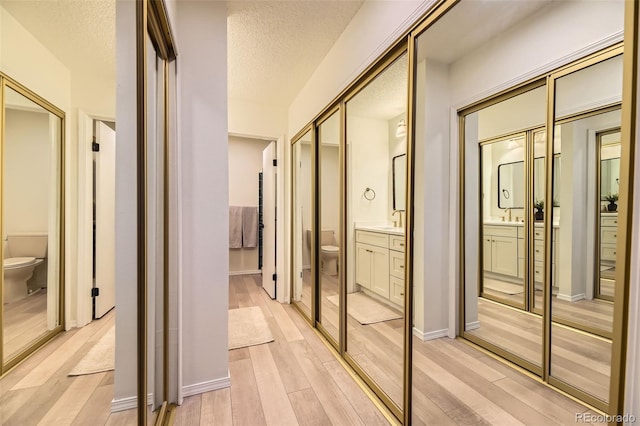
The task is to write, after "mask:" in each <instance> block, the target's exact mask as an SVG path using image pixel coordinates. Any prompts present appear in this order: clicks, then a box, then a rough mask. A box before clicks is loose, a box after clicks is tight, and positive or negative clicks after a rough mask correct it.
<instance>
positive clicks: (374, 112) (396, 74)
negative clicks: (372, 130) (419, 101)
mask: <svg viewBox="0 0 640 426" xmlns="http://www.w3.org/2000/svg"><path fill="white" fill-rule="evenodd" d="M408 72H409V65H408V63H407V55H406V54H404V55H402V56H401V57H400V58H398V59H397V60H396V61H395V62H394V63H393V64H392V65H391V66H390V67H388V68H387V69H386V70H385V71H384V72H383V73H382V74H380V75H379V76H378V77H377V78H376V79H375V80H373V81H372V82H371V83H369V85H367V86H366V87H365V88H364V89H363V90H362V91H361V92H360V93H358V94H357V95H356V96H355V97H353V98H352V99H351V100H350V101H349V102H347V114H349V115H351V114H354V115H357V116H360V117H368V118H376V119H380V120H389V119H391V118H393V117H397V116H398V115H400V114H402V113H404V112H406V111H407V87H408V85H409V82H408Z"/></svg>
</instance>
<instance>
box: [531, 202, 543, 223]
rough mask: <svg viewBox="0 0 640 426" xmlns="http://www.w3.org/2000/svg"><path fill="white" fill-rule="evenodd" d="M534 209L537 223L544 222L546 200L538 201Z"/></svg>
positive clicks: (534, 204)
mask: <svg viewBox="0 0 640 426" xmlns="http://www.w3.org/2000/svg"><path fill="white" fill-rule="evenodd" d="M533 207H534V208H535V209H536V212H535V213H534V217H535V219H536V220H537V221H541V220H544V200H536V202H535V203H533Z"/></svg>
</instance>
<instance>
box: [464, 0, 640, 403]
mask: <svg viewBox="0 0 640 426" xmlns="http://www.w3.org/2000/svg"><path fill="white" fill-rule="evenodd" d="M627 7H630V6H629V5H627ZM627 13H628V12H627ZM634 13H635V12H634ZM636 25H637V24H636V23H634V24H633V27H632V28H631V29H629V31H630V32H631V30H632V29H633V28H635V26H636ZM634 31H637V29H635V30H634ZM621 55H622V44H619V45H616V46H612V47H611V48H608V49H604V50H603V51H601V52H597V53H595V54H593V55H590V56H588V57H586V58H584V59H582V60H579V61H576V62H575V63H572V64H569V65H568V66H566V67H563V68H561V69H559V70H557V71H556V72H552V73H550V74H549V75H548V76H547V78H546V80H547V88H546V90H547V99H551V100H555V102H557V96H558V95H557V94H556V93H557V90H558V89H557V86H556V84H557V81H558V79H561V78H562V77H565V76H569V75H571V74H573V73H578V72H580V71H581V70H585V69H589V67H594V66H596V65H598V64H602V63H605V62H606V61H607V60H610V59H612V58H614V59H615V58H616V57H618V58H619V57H621ZM619 62H622V60H620V61H619ZM624 62H625V66H624V75H625V76H626V78H625V80H624V88H623V89H622V90H621V93H622V104H621V103H620V101H617V102H616V101H614V102H613V103H611V104H609V105H604V106H599V107H597V108H591V109H588V110H584V111H580V112H579V113H571V114H564V115H559V116H558V117H556V116H555V114H556V110H555V103H554V102H549V101H547V113H546V115H547V120H546V121H547V122H546V126H545V129H546V134H545V130H544V129H543V130H541V129H540V128H536V129H531V131H532V137H531V138H529V137H527V140H531V141H537V139H545V146H546V147H545V150H546V152H545V154H544V158H554V161H553V162H546V161H545V164H544V178H543V181H544V182H550V184H545V185H543V186H544V187H545V188H546V189H545V193H544V201H545V203H546V205H552V206H554V208H552V209H545V211H544V218H543V221H544V222H543V223H556V222H557V221H558V217H556V216H555V215H554V210H556V209H555V207H556V206H557V204H556V198H555V197H557V195H558V191H559V189H558V187H559V186H560V184H556V183H555V182H556V180H558V181H560V182H562V179H560V176H559V174H560V170H564V168H562V169H561V168H560V165H559V161H556V160H557V159H559V157H560V154H559V152H558V147H557V146H556V149H555V150H554V140H556V139H557V138H558V136H557V135H556V132H559V131H561V127H560V126H563V125H564V126H566V125H570V124H572V123H577V122H580V120H591V121H593V120H596V119H601V121H602V119H604V118H607V117H613V118H615V116H616V115H617V116H618V118H617V120H618V121H617V122H616V121H614V122H613V124H609V123H607V124H602V126H605V127H604V128H603V129H602V130H598V131H597V132H594V134H593V140H597V143H596V144H595V145H594V147H598V150H597V151H596V150H595V148H594V155H595V158H597V163H595V164H594V165H592V168H593V170H594V173H595V177H594V179H593V187H594V188H595V187H596V182H597V183H598V192H597V195H596V197H597V198H596V197H594V199H595V200H597V204H595V203H594V205H593V207H592V208H591V210H592V211H593V212H595V213H594V216H596V217H597V222H596V221H594V223H593V227H594V234H597V236H596V237H595V239H594V241H595V242H596V244H598V247H599V241H600V238H606V235H605V236H603V232H606V231H603V228H602V226H604V225H603V224H602V223H601V222H602V221H603V220H604V219H602V218H601V217H598V213H600V212H602V211H603V210H605V209H604V206H603V205H602V203H601V202H602V201H603V200H601V194H600V191H601V189H600V188H601V185H605V184H604V183H601V179H602V178H601V172H602V170H601V169H600V161H601V160H600V155H601V152H600V148H599V147H601V145H602V144H601V139H602V137H605V136H607V135H611V134H613V135H615V136H616V139H618V145H619V151H618V152H620V151H621V152H622V153H621V154H618V155H620V160H619V162H620V164H619V166H617V167H618V168H617V169H616V171H615V173H618V174H619V176H620V177H618V178H616V177H613V178H612V179H613V180H611V182H616V179H617V183H618V184H619V186H620V189H619V198H620V201H619V203H618V205H619V206H620V207H618V209H620V211H624V216H625V217H626V218H627V220H628V216H629V215H630V214H631V213H630V212H628V210H627V206H628V204H627V203H629V200H628V198H629V193H628V192H623V191H625V188H623V183H624V180H625V179H624V176H626V177H627V179H630V176H629V175H628V173H629V170H632V164H631V161H630V158H629V157H627V158H623V157H624V151H625V145H627V149H630V148H629V145H631V142H630V139H628V137H629V133H630V128H626V129H625V128H624V125H625V123H626V124H627V125H629V124H630V122H631V118H630V117H629V114H630V113H629V111H626V114H625V105H628V102H626V101H627V100H628V99H629V98H631V92H633V93H635V92H634V90H635V89H633V88H634V87H635V84H636V83H635V81H632V79H630V78H629V77H628V73H629V72H630V71H629V69H632V68H633V67H634V66H635V65H633V61H631V60H630V59H629V58H627V57H624ZM618 68H619V69H620V70H622V67H621V66H620V67H618ZM592 69H593V68H592ZM534 84H535V83H534ZM630 85H631V89H630V87H629V86H630ZM523 88H524V91H526V85H525V86H521V88H519V89H516V92H512V93H507V94H506V96H507V97H510V96H515V95H516V94H517V91H518V90H519V91H521V92H522V91H523ZM504 98H505V94H501V95H498V96H497V97H495V98H492V99H489V100H488V101H489V104H487V101H481V102H479V103H477V104H476V105H472V106H471V107H470V108H468V109H464V110H461V111H460V112H459V128H460V129H461V132H460V148H459V152H460V183H461V188H460V189H461V195H460V203H461V205H460V211H461V222H460V227H461V229H462V230H463V232H462V235H465V234H464V229H465V222H464V220H465V214H464V212H465V200H469V199H468V197H467V196H466V195H465V191H469V190H471V191H474V187H473V186H472V187H468V186H466V187H465V185H464V183H465V182H466V180H465V179H466V176H465V173H466V172H468V170H466V167H465V157H466V154H465V150H466V149H468V146H466V144H465V136H464V131H463V129H465V125H466V117H467V116H469V115H470V114H472V113H474V112H477V111H479V110H480V109H482V108H485V107H487V105H490V104H495V103H498V102H500V101H503V100H504ZM621 108H622V109H621ZM625 116H626V117H627V121H626V122H625V121H624V118H623V117H625ZM607 126H608V127H607ZM625 133H626V134H625ZM625 136H626V137H627V139H625ZM491 142H494V141H493V140H492V141H489V142H488V143H491ZM486 143H487V142H486V141H485V144H486ZM480 145H481V146H482V144H480ZM529 145H534V144H531V143H529ZM537 151H538V150H537V148H536V149H535V150H534V148H533V146H529V148H528V150H527V158H528V163H529V165H528V166H527V165H526V163H527V161H526V160H525V170H526V173H527V175H528V176H532V175H533V174H534V173H533V166H534V162H535V159H536V158H538V155H537ZM596 154H597V155H596ZM532 160H533V161H532ZM567 161H569V160H567ZM596 164H597V165H598V168H597V169H596ZM603 167H604V166H603ZM556 172H557V173H558V175H557V176H556V175H555V174H554V173H556ZM565 179H566V178H565ZM596 179H597V180H596ZM525 180H527V187H528V188H529V192H530V193H533V191H534V189H533V182H532V178H530V177H527V179H525ZM564 185H567V184H564ZM478 191H480V190H478ZM615 195H616V197H617V196H618V194H615ZM527 198H528V203H530V204H529V205H531V206H533V202H534V201H535V200H533V199H532V198H531V197H527ZM614 198H615V197H614ZM623 199H624V200H625V201H624V202H623V201H622V200H623ZM616 201H617V200H616ZM609 202H611V201H609ZM623 203H624V205H625V210H621V209H622V205H623ZM562 204H563V203H562V202H560V205H562ZM525 205H526V203H525ZM527 210H531V208H530V207H529V208H527ZM610 211H611V210H609V212H610ZM525 216H526V215H525ZM554 221H555V222H554ZM527 222H529V219H527ZM609 222H611V223H607V225H611V224H614V221H612V220H610V221H609ZM620 222H621V220H618V221H617V227H615V229H614V230H613V231H612V232H615V233H613V234H612V235H626V231H625V228H623V226H622V225H621V224H620ZM542 229H543V230H544V238H543V241H544V246H543V247H544V258H543V270H544V278H545V279H544V281H543V282H544V285H543V288H542V298H541V299H542V300H539V299H540V297H538V296H537V295H536V293H535V291H536V290H534V289H533V288H531V289H530V290H529V291H528V295H527V299H528V300H526V301H525V305H526V306H527V309H528V310H529V311H531V312H532V313H535V314H537V316H538V317H540V316H541V315H542V318H543V324H544V330H543V333H542V335H543V339H544V340H543V345H542V346H543V348H542V352H543V353H542V354H541V355H542V361H543V362H542V365H532V364H531V363H530V362H528V361H527V360H526V359H523V358H522V357H520V356H517V355H516V354H514V353H513V352H512V351H509V350H505V348H503V347H501V346H500V345H496V344H494V343H491V342H490V341H487V340H485V339H481V338H478V337H477V336H474V335H473V334H471V333H469V332H468V331H467V330H466V329H465V327H464V324H465V323H466V319H465V306H466V303H465V298H464V297H461V298H460V322H459V327H460V335H461V336H463V337H464V338H466V339H468V340H470V341H472V342H473V343H476V344H479V345H480V346H482V347H484V348H486V349H488V350H490V351H491V352H494V353H496V354H497V355H499V356H501V357H503V358H505V359H507V360H509V361H511V362H513V363H515V364H517V365H520V366H521V367H523V368H526V369H527V370H529V371H531V372H532V373H534V374H537V375H539V376H540V377H541V379H542V380H544V381H546V382H547V383H549V384H551V385H552V386H555V387H556V388H558V389H560V390H562V391H564V392H566V393H568V394H570V395H572V396H574V397H576V398H578V399H579V400H581V401H583V402H584V403H586V404H588V405H590V406H592V407H594V408H596V409H598V410H600V411H602V412H606V413H610V414H614V413H618V412H620V411H619V410H620V409H621V407H620V404H621V401H622V400H623V397H622V395H623V394H622V392H623V389H624V377H621V376H620V372H621V371H623V370H622V369H621V368H622V367H621V366H622V365H623V363H624V355H623V354H624V352H623V348H624V347H625V345H626V334H625V332H624V330H625V329H626V323H625V322H624V321H625V318H626V317H625V315H626V312H625V311H626V308H625V303H626V295H627V293H628V281H624V278H625V277H628V275H625V274H628V271H627V269H628V259H627V258H626V256H622V255H620V251H621V250H622V248H621V246H624V248H625V249H626V248H627V247H628V246H627V245H626V244H628V242H624V241H615V240H614V241H607V243H608V246H607V248H608V247H609V246H613V247H615V248H608V249H609V250H610V251H612V253H613V257H614V259H615V260H614V261H615V268H611V267H610V265H608V266H607V268H611V269H613V271H612V273H611V274H610V275H611V278H610V279H611V280H614V282H615V283H616V285H615V288H616V291H615V294H611V295H610V296H609V298H607V297H599V299H603V301H604V302H606V303H608V304H609V305H608V306H614V308H613V309H611V312H610V318H611V319H610V320H611V326H610V327H609V328H607V327H600V326H597V325H593V324H586V323H584V322H582V321H581V320H579V317H575V316H565V315H564V314H563V311H562V309H561V308H562V305H559V306H560V308H558V309H560V310H559V311H552V300H553V301H555V298H556V296H555V292H554V291H552V289H551V287H550V286H551V283H553V282H555V281H554V280H557V279H558V277H557V272H556V270H555V269H556V261H555V259H554V258H553V256H554V252H556V253H557V250H558V249H557V248H556V240H557V238H558V237H557V236H556V235H555V231H554V227H546V226H545V227H543V228H542ZM535 230H536V228H535V227H534V226H530V227H529V231H528V232H527V235H529V244H527V246H528V250H529V253H530V255H531V254H532V253H534V252H535V251H536V250H539V247H537V246H538V245H539V244H536V243H535V239H536V238H535V236H534V235H532V234H533V233H535ZM525 232H526V231H525ZM479 233H482V229H480V230H479ZM460 243H461V245H460V256H461V257H460V258H461V265H464V264H465V255H466V252H465V246H464V244H465V242H464V238H461V240H460ZM601 250H602V249H599V251H600V252H601ZM480 253H482V250H480ZM599 256H600V254H598V255H597V256H596V257H595V259H596V260H595V261H594V265H595V266H594V273H593V277H594V279H593V286H594V289H593V294H594V296H596V297H597V296H600V288H599V286H598V282H599V280H600V273H601V267H600V265H599V263H597V262H598V259H599V258H600V257H599ZM609 257H611V254H609ZM480 264H482V261H480ZM527 264H528V265H530V266H528V270H529V273H528V277H529V280H530V282H534V281H535V282H537V277H536V276H534V275H533V274H534V270H535V269H534V268H533V267H532V265H533V261H529V262H527ZM618 268H621V269H622V270H619V269H618ZM464 270H465V268H464V266H462V268H461V276H462V277H463V279H462V280H461V287H460V290H461V294H465V293H464V291H465V280H464V276H465V272H464ZM554 274H556V275H554ZM619 283H624V284H619ZM618 289H619V290H620V291H618ZM478 290H481V288H480V287H479V288H478ZM611 293H614V292H613V291H611ZM618 293H621V294H620V296H619V297H618ZM488 299H492V298H491V297H489V298H488ZM612 300H613V301H614V302H613V303H611V301H612ZM494 301H495V302H501V303H502V304H504V305H511V304H509V303H505V300H494ZM555 303H556V304H557V303H560V302H555ZM541 305H542V306H541ZM511 309H513V307H512V306H511ZM552 312H553V315H552ZM576 318H578V319H576ZM567 330H568V331H570V332H571V333H572V334H574V335H576V336H587V337H586V338H588V339H590V340H589V342H591V343H593V342H596V341H602V342H605V343H606V342H608V343H607V348H606V350H607V351H608V352H610V354H609V355H608V358H609V359H610V369H611V372H610V374H608V375H607V376H606V378H605V379H606V382H607V383H606V385H605V386H604V388H603V392H601V393H600V394H598V395H594V394H593V392H591V390H589V391H587V390H586V389H588V388H584V387H582V385H580V384H577V383H576V382H572V380H571V379H569V378H564V379H562V378H559V377H557V376H554V374H553V373H552V364H553V362H554V361H553V359H554V358H553V356H552V350H553V347H554V346H553V345H552V336H554V335H558V336H559V337H558V338H563V337H562V335H563V333H564V332H566V331H567ZM616 336H617V337H616ZM564 338H565V339H566V337H564ZM583 338H584V337H583ZM554 345H557V343H555V344H554ZM557 371H562V370H561V369H560V370H557ZM560 375H562V374H561V373H560Z"/></svg>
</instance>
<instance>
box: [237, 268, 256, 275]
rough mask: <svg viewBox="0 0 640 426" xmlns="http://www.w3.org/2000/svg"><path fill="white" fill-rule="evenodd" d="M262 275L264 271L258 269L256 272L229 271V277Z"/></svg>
mask: <svg viewBox="0 0 640 426" xmlns="http://www.w3.org/2000/svg"><path fill="white" fill-rule="evenodd" d="M261 273H262V271H261V270H260V269H256V270H255V271H229V275H254V274H261Z"/></svg>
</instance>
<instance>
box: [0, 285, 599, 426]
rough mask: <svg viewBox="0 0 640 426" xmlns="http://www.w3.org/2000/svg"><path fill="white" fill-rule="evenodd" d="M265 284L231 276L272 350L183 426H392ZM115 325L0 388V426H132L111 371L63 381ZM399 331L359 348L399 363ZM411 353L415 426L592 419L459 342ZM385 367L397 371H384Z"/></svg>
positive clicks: (234, 300)
mask: <svg viewBox="0 0 640 426" xmlns="http://www.w3.org/2000/svg"><path fill="white" fill-rule="evenodd" d="M259 283H260V281H259V276H243V277H231V278H230V287H229V305H230V306H229V307H230V309H233V308H238V307H248V306H260V307H261V309H262V311H263V313H264V314H265V317H266V319H267V321H268V323H269V326H270V328H271V330H272V333H273V335H274V338H275V341H274V342H272V343H268V344H264V345H258V346H252V347H249V348H242V349H236V350H232V351H230V352H229V361H230V362H229V369H230V372H231V387H230V388H228V389H222V390H218V391H214V392H209V393H205V394H202V395H196V396H192V397H189V398H186V399H185V400H184V403H183V405H182V406H180V407H178V409H177V411H176V424H178V425H198V424H201V425H211V424H215V425H261V424H268V425H271V424H273V425H281V424H303V425H306V424H314V425H325V424H327V425H328V424H338V425H352V424H360V425H370V424H372V425H376V424H388V422H387V420H386V419H385V417H384V416H383V415H382V414H381V413H380V411H379V410H378V409H377V408H376V407H375V405H374V404H373V403H372V402H371V401H370V400H369V398H368V397H367V396H366V394H365V393H364V392H363V391H362V390H361V389H360V387H359V386H358V385H357V384H356V382H355V381H354V380H353V379H352V377H351V376H350V375H349V374H348V373H347V371H346V370H345V369H344V368H343V367H342V365H341V364H340V363H339V362H338V361H336V359H335V357H334V355H333V354H332V353H331V352H330V351H329V350H328V349H327V347H326V346H325V344H324V343H323V342H322V341H321V338H320V337H318V335H317V334H316V333H315V332H314V331H313V330H312V329H311V328H310V327H309V326H308V324H307V323H306V322H305V321H304V320H303V319H302V317H301V315H300V314H299V313H298V312H297V311H295V309H294V308H293V307H292V306H290V305H281V304H279V303H277V302H275V301H272V300H270V299H269V298H268V296H267V295H266V293H265V292H264V291H263V290H262V289H261V288H260V284H259ZM114 321H115V313H114V312H111V313H109V314H108V315H107V316H106V317H105V318H103V319H101V320H98V321H94V322H93V323H91V324H90V325H88V326H86V327H84V328H81V329H74V330H71V331H69V332H65V333H62V334H61V335H59V336H58V337H57V338H56V339H54V340H53V341H52V342H51V343H50V344H49V345H47V346H46V347H44V348H42V349H41V350H40V351H38V352H37V353H36V354H34V355H33V356H32V357H30V358H29V359H27V360H26V361H25V362H24V363H22V364H21V365H19V366H18V367H16V368H15V369H14V370H13V371H11V372H9V373H8V374H7V375H5V376H4V377H3V378H2V379H0V423H1V424H3V425H4V424H6V425H36V424H52V425H65V424H73V425H101V424H107V425H134V424H136V412H135V410H129V411H125V412H120V413H115V414H110V413H109V408H110V402H111V399H112V398H113V372H107V373H99V374H93V375H88V376H79V377H68V376H67V373H68V372H69V371H70V370H71V368H73V367H74V366H75V364H76V363H77V362H78V361H79V360H80V359H81V358H82V357H83V356H84V354H86V353H87V352H88V351H89V350H90V348H91V347H93V345H94V344H95V343H96V342H97V341H98V340H99V339H100V337H102V335H104V333H106V332H107V331H108V330H109V328H110V326H111V325H112V324H113V323H114ZM400 324H401V321H397V320H395V321H387V322H383V323H378V324H374V325H373V326H372V327H369V329H370V331H369V333H371V334H372V336H365V337H363V339H364V338H367V339H371V341H372V342H374V343H377V344H384V346H383V348H384V350H378V351H377V352H376V354H377V356H379V357H382V356H383V355H384V352H385V351H386V350H392V351H394V353H395V352H397V351H399V350H400V348H401V345H402V340H401V338H400V336H401V335H402V327H401V325H400ZM350 326H351V325H350ZM373 333H376V334H375V337H373ZM381 339H386V340H381ZM414 348H415V351H414V365H413V369H414V370H413V375H414V391H413V393H414V405H413V410H414V418H413V424H530V425H540V424H545V425H548V424H574V423H575V413H582V412H586V411H588V410H586V409H585V407H584V406H582V405H580V404H578V403H576V402H574V401H572V400H570V399H568V398H566V397H564V396H562V395H561V394H559V393H557V392H555V391H553V390H552V389H550V388H548V387H546V386H544V385H542V384H541V383H538V382H537V381H535V380H533V379H531V378H529V377H528V376H525V375H523V374H521V373H519V372H518V371H516V370H514V369H512V368H511V367H508V366H506V365H504V364H503V363H501V362H499V361H497V360H495V359H493V358H492V357H489V356H487V355H485V354H484V353H483V352H480V351H478V350H476V349H475V348H472V347H470V346H468V345H467V344H465V343H463V342H462V341H461V340H455V339H448V338H445V339H438V340H433V341H429V342H421V341H419V340H415V341H414ZM394 360H395V358H394ZM378 362H379V359H376V360H374V361H373V363H374V364H377V363H378ZM394 362H395V361H394ZM379 368H380V369H381V370H383V371H384V370H385V369H389V368H395V367H392V363H391V361H390V360H387V361H386V362H382V363H380V365H379ZM152 420H153V415H152V414H150V415H149V424H151V422H152Z"/></svg>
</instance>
